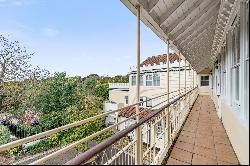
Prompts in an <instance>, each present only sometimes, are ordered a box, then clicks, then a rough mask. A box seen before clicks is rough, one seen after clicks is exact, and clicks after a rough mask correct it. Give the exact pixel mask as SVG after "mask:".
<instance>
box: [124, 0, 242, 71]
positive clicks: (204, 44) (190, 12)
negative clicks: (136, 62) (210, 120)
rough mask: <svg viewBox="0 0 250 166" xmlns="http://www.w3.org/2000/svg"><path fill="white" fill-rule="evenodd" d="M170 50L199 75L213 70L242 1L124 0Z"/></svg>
mask: <svg viewBox="0 0 250 166" xmlns="http://www.w3.org/2000/svg"><path fill="white" fill-rule="evenodd" d="M121 1H122V2H123V3H124V4H125V5H126V6H127V7H128V8H129V9H130V10H131V11H132V12H133V13H134V14H135V15H137V10H136V6H137V5H140V6H141V20H142V21H143V23H144V24H145V25H146V26H148V27H149V28H150V29H151V30H152V31H153V32H154V33H155V34H156V35H157V36H158V37H159V38H161V39H162V40H163V41H164V42H166V43H167V41H168V40H169V42H170V48H171V49H172V50H174V51H180V52H181V54H182V55H183V56H184V57H185V58H186V59H187V61H188V62H189V63H190V64H191V65H192V67H193V68H194V69H195V70H196V71H197V72H200V71H202V70H203V69H205V68H211V67H212V65H213V63H214V62H215V61H216V58H217V56H218V53H219V51H220V47H221V46H222V45H223V44H224V39H225V34H226V32H227V29H228V25H230V24H231V23H232V21H233V20H234V18H235V15H236V12H237V10H238V9H239V5H238V4H239V3H238V2H239V0H121Z"/></svg>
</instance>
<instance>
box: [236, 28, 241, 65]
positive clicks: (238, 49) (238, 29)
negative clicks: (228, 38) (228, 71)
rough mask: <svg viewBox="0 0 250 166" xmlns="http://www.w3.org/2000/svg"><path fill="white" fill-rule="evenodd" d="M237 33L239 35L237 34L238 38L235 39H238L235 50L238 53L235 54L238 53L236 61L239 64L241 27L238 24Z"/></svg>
mask: <svg viewBox="0 0 250 166" xmlns="http://www.w3.org/2000/svg"><path fill="white" fill-rule="evenodd" d="M236 34H237V35H236V40H235V41H236V44H235V45H236V50H235V51H236V53H235V54H236V55H237V56H236V58H237V59H236V62H237V64H238V63H240V27H239V26H237V28H236Z"/></svg>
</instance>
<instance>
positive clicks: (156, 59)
mask: <svg viewBox="0 0 250 166" xmlns="http://www.w3.org/2000/svg"><path fill="white" fill-rule="evenodd" d="M167 58H168V55H167V54H163V55H158V56H152V57H149V58H147V59H146V60H145V61H143V62H142V63H141V67H142V66H149V65H151V66H153V65H154V64H156V65H160V63H164V64H166V63H167ZM175 61H177V62H179V56H178V55H177V54H175V53H174V54H172V53H171V54H170V55H169V62H170V63H174V62H175Z"/></svg>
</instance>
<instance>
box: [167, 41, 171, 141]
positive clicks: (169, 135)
mask: <svg viewBox="0 0 250 166" xmlns="http://www.w3.org/2000/svg"><path fill="white" fill-rule="evenodd" d="M169 72H170V69H169V40H168V41H167V103H169ZM167 113H168V144H170V142H171V140H170V139H171V132H170V130H171V126H170V109H169V108H167Z"/></svg>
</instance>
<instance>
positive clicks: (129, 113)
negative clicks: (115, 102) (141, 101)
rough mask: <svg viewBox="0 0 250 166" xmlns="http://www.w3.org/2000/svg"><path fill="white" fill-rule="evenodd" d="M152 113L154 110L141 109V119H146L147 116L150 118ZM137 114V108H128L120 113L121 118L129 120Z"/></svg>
mask: <svg viewBox="0 0 250 166" xmlns="http://www.w3.org/2000/svg"><path fill="white" fill-rule="evenodd" d="M151 111H152V109H148V108H142V107H140V112H142V113H141V115H140V116H141V118H145V117H146V116H148V115H149V113H150V112H151ZM135 114H136V107H128V108H125V109H123V110H122V111H121V112H120V113H119V116H120V117H125V118H129V117H131V116H133V115H135Z"/></svg>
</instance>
